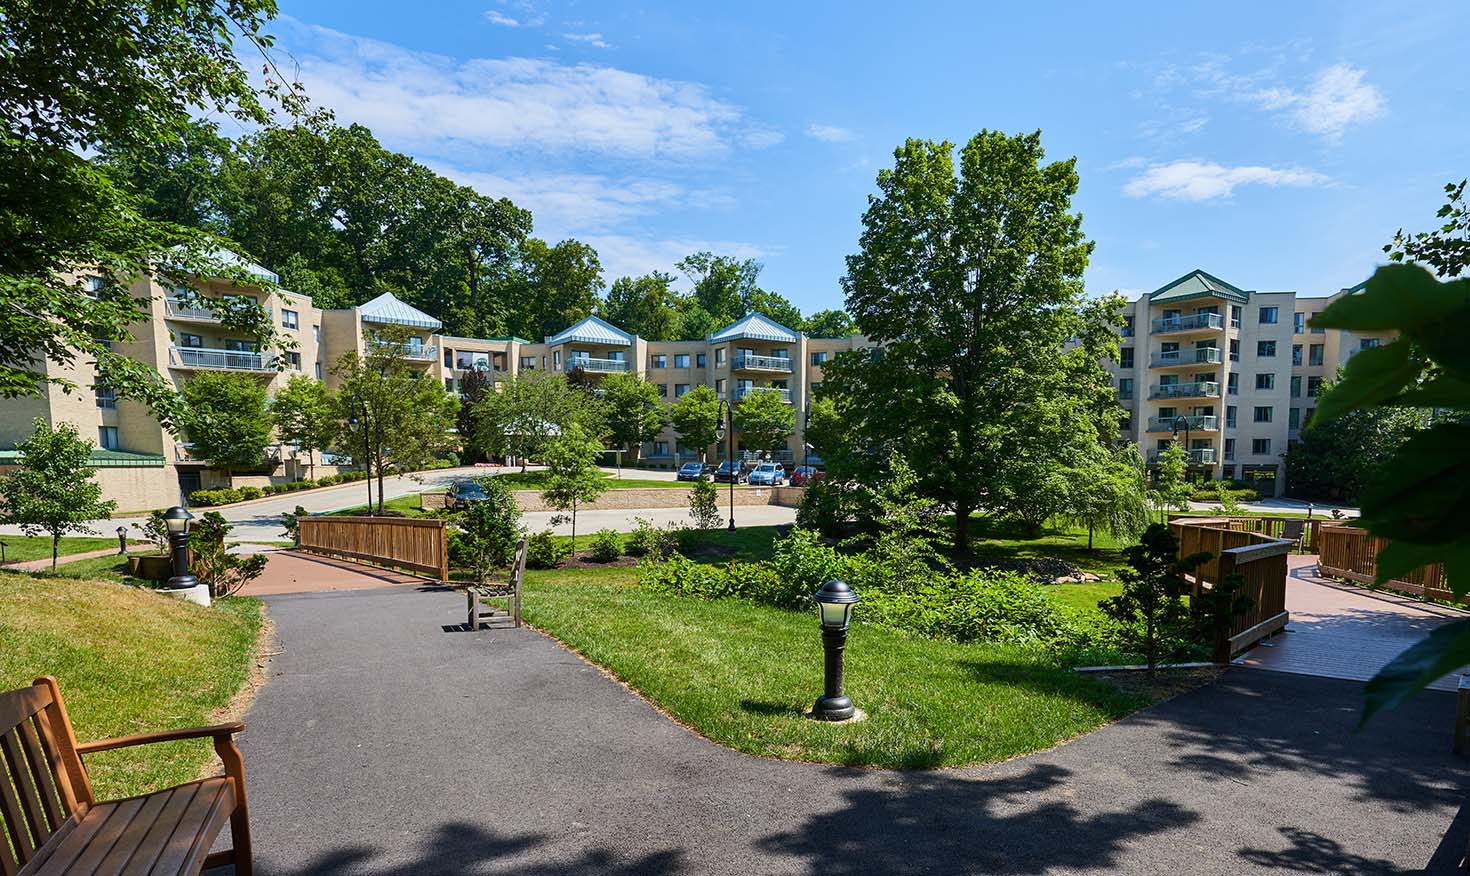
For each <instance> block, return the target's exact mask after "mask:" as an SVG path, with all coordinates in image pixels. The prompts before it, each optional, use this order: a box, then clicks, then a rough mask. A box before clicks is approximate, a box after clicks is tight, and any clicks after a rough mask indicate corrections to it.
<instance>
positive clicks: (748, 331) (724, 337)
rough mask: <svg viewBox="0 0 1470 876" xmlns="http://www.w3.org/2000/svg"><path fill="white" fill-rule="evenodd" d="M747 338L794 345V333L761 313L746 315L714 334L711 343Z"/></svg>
mask: <svg viewBox="0 0 1470 876" xmlns="http://www.w3.org/2000/svg"><path fill="white" fill-rule="evenodd" d="M741 338H749V339H750V340H753V341H788V342H790V343H796V338H797V335H796V332H794V331H792V330H791V329H789V328H787V327H786V326H784V325H781V324H780V323H779V322H776V321H775V320H774V319H771V318H770V317H768V316H766V315H765V314H763V313H755V312H751V313H747V314H746V315H744V316H742V317H740V318H739V319H737V320H735V321H734V322H732V323H730V324H729V325H727V326H725V327H724V328H722V329H720V330H719V331H717V332H715V333H714V334H712V335H710V337H709V339H710V341H711V342H717V341H734V340H739V339H741Z"/></svg>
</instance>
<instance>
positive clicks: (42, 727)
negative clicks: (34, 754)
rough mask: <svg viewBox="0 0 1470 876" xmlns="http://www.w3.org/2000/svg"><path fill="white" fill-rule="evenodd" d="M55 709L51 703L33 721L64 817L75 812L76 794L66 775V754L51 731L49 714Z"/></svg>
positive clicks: (76, 807)
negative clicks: (59, 798) (58, 795)
mask: <svg viewBox="0 0 1470 876" xmlns="http://www.w3.org/2000/svg"><path fill="white" fill-rule="evenodd" d="M55 708H56V705H55V704H54V703H53V704H52V705H50V706H49V707H47V709H46V710H44V711H41V712H37V713H36V717H35V718H34V719H33V720H34V721H35V723H36V731H37V732H38V733H40V735H41V748H42V749H44V750H45V752H46V759H47V761H48V762H49V764H50V766H51V779H52V781H54V782H55V783H56V790H57V792H58V793H59V794H60V795H61V808H62V811H63V813H64V814H65V815H66V816H70V815H71V814H72V813H74V812H76V811H77V809H78V806H77V794H76V789H75V788H74V787H73V786H72V780H71V777H70V776H69V775H67V767H66V754H65V752H64V751H63V750H62V748H61V746H60V745H59V744H58V740H57V738H56V734H55V733H54V732H52V730H51V721H52V715H51V714H49V713H50V712H51V711H52V710H54V709H55Z"/></svg>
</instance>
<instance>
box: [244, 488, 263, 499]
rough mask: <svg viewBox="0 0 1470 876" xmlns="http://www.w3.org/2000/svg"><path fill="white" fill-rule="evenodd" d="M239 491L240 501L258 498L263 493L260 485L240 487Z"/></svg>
mask: <svg viewBox="0 0 1470 876" xmlns="http://www.w3.org/2000/svg"><path fill="white" fill-rule="evenodd" d="M239 492H240V500H241V501H242V502H243V501H249V500H250V499H259V498H260V497H261V496H263V495H265V493H264V492H263V491H262V490H261V489H260V487H241V488H240V490H239Z"/></svg>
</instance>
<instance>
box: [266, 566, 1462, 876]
mask: <svg viewBox="0 0 1470 876" xmlns="http://www.w3.org/2000/svg"><path fill="white" fill-rule="evenodd" d="M267 603H268V606H269V610H270V613H271V616H272V617H273V618H274V620H275V622H276V625H277V630H278V635H279V638H280V649H281V653H280V654H278V655H277V656H276V657H274V658H273V659H272V662H271V665H270V669H269V672H270V676H271V679H270V683H269V684H267V685H266V686H265V688H264V689H263V690H262V691H261V693H260V696H259V698H258V699H257V700H256V703H255V705H254V707H253V708H252V710H251V711H250V713H249V715H248V716H247V719H246V720H247V723H248V725H249V729H248V730H247V731H246V733H245V734H244V736H243V739H242V745H243V748H244V751H245V762H246V767H247V774H248V776H249V783H250V804H251V820H252V824H253V827H254V835H255V847H256V855H257V862H258V870H257V872H259V873H262V874H278V876H280V874H302V876H305V874H348V873H354V874H355V873H372V874H395V876H410V874H472V873H473V874H522V876H539V874H547V876H550V874H573V876H580V874H589V876H590V874H613V876H620V874H676V873H677V874H767V873H770V874H775V873H782V874H787V873H812V874H817V873H822V874H839V876H845V874H853V876H856V874H874V873H944V874H948V873H1006V874H1023V873H1079V874H1081V873H1091V874H1096V873H1141V874H1162V873H1190V874H1232V876H1235V874H1243V873H1266V872H1272V873H1280V872H1292V871H1304V872H1314V873H1327V872H1332V873H1336V872H1351V873H1356V874H1388V873H1398V872H1402V871H1404V870H1411V871H1416V872H1418V871H1419V870H1420V868H1427V870H1426V871H1425V872H1453V869H1452V868H1453V864H1454V862H1456V861H1457V860H1458V858H1459V853H1460V852H1461V851H1463V849H1464V848H1465V840H1466V835H1467V832H1470V809H1467V810H1466V812H1465V814H1463V815H1462V814H1460V812H1461V806H1462V803H1463V801H1464V796H1465V795H1464V791H1463V788H1464V787H1465V783H1466V780H1467V779H1470V769H1467V766H1466V762H1465V761H1463V760H1461V759H1458V758H1454V757H1451V756H1450V755H1449V754H1448V749H1449V738H1448V732H1449V725H1450V721H1451V719H1452V716H1453V698H1452V697H1450V696H1448V695H1446V694H1443V693H1438V692H1430V693H1426V694H1424V695H1422V696H1421V697H1419V698H1418V699H1417V700H1415V701H1414V702H1413V703H1411V704H1410V705H1409V706H1407V707H1406V708H1404V709H1401V710H1399V711H1397V712H1393V713H1390V714H1388V715H1385V716H1383V717H1381V718H1379V719H1376V720H1375V721H1374V722H1373V724H1371V725H1370V726H1369V727H1368V728H1367V730H1365V731H1364V732H1362V733H1359V734H1356V735H1354V734H1352V733H1351V732H1350V730H1351V728H1352V726H1353V724H1354V723H1355V722H1356V719H1357V712H1358V707H1359V704H1360V702H1361V686H1360V685H1358V684H1356V683H1353V682H1346V681H1339V680H1331V679H1319V678H1310V677H1305V676H1298V675H1291V674H1285V673H1272V672H1261V671H1257V670H1252V669H1243V668H1237V669H1232V670H1230V671H1229V672H1228V673H1227V674H1226V675H1225V676H1224V677H1223V679H1222V680H1221V681H1219V682H1218V683H1216V684H1214V685H1211V686H1209V687H1206V688H1202V689H1200V690H1197V691H1194V692H1192V693H1190V694H1186V695H1184V696H1181V697H1178V698H1176V699H1174V700H1172V701H1170V702H1168V703H1165V704H1163V705H1161V706H1159V707H1157V708H1154V709H1151V710H1149V711H1146V712H1143V713H1139V714H1137V715H1134V716H1133V717H1131V718H1128V719H1126V720H1123V721H1121V722H1119V723H1117V724H1114V725H1112V726H1109V727H1105V728H1103V729H1101V730H1099V731H1097V732H1095V733H1092V734H1089V735H1087V736H1085V737H1082V738H1081V739H1078V740H1076V741H1074V742H1072V743H1070V744H1067V745H1064V746H1061V747H1059V748H1057V749H1055V750H1052V751H1049V752H1045V753H1041V754H1037V755H1033V756H1030V757H1026V758H1020V759H1017V760H1014V761H1011V762H1008V763H1004V764H997V765H994V766H989V767H980V768H974V769H967V770H955V771H936V772H918V773H893V772H881V771H864V770H855V769H844V768H836V767H827V766H819V765H812V764H799V763H783V762H778V761H769V760H760V759H756V758H752V757H747V756H745V755H740V754H736V753H733V752H730V751H728V750H726V749H723V748H720V747H718V746H715V745H713V744H711V743H709V742H706V741H705V740H703V739H700V738H698V737H696V736H694V735H692V734H690V733H689V732H687V731H685V730H683V729H681V728H680V727H678V726H675V725H674V724H673V723H671V722H670V721H668V720H666V719H665V718H664V717H662V716H661V715H660V714H659V713H657V712H656V711H655V710H653V709H652V708H651V707H649V706H648V705H647V704H645V703H644V702H643V701H642V700H640V699H638V698H637V697H635V696H633V695H631V694H630V693H629V692H628V691H627V690H625V689H624V688H622V687H621V686H620V685H618V684H617V683H615V682H613V681H611V680H609V679H608V678H607V677H605V676H604V675H603V674H602V673H601V672H599V671H598V670H597V669H595V668H594V667H592V666H590V665H588V664H587V663H585V662H583V661H582V660H581V659H579V658H578V657H576V656H575V655H573V654H571V653H569V652H567V651H566V650H564V649H562V648H561V647H559V646H558V645H557V644H556V643H555V642H553V641H551V640H550V639H548V638H546V637H544V636H542V635H540V634H538V633H536V632H534V631H532V630H529V629H522V630H509V629H507V630H495V631H483V632H480V633H464V632H452V631H450V630H453V629H455V628H456V625H457V624H458V623H459V621H460V617H459V615H460V612H461V611H462V609H463V601H462V599H461V598H460V597H459V596H458V595H457V594H454V593H450V592H444V591H438V590H435V589H420V588H417V587H412V586H409V587H401V586H400V587H385V588H379V589H373V590H357V591H344V592H336V593H317V594H305V595H296V596H273V597H267ZM816 681H817V679H816V678H815V675H814V678H813V682H814V684H815V683H816ZM956 708H984V703H957V704H956ZM833 730H834V732H841V728H833Z"/></svg>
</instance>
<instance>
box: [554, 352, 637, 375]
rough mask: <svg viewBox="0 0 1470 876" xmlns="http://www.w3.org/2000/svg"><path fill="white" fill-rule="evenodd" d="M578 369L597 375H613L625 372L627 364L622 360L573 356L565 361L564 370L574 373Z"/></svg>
mask: <svg viewBox="0 0 1470 876" xmlns="http://www.w3.org/2000/svg"><path fill="white" fill-rule="evenodd" d="M578 368H580V369H582V370H583V371H591V372H594V373H597V374H615V373H618V372H622V371H627V370H628V363H627V361H626V360H623V359H593V358H590V357H587V356H573V357H572V358H570V359H568V360H567V366H566V370H568V371H575V370H577V369H578Z"/></svg>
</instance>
